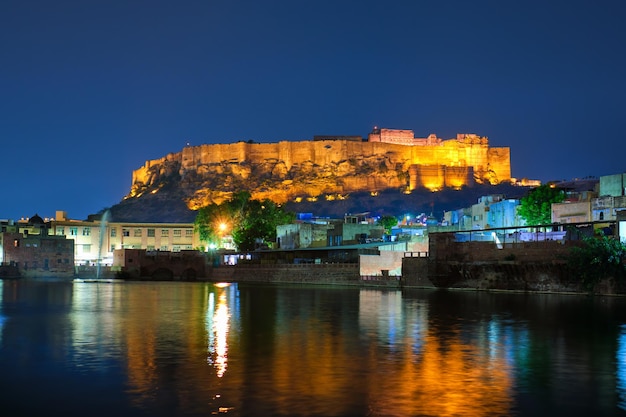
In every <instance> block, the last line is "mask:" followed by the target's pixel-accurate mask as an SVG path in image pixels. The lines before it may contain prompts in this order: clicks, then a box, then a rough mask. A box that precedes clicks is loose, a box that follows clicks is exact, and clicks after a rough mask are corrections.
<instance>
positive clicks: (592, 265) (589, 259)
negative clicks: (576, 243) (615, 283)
mask: <svg viewBox="0 0 626 417" xmlns="http://www.w3.org/2000/svg"><path fill="white" fill-rule="evenodd" d="M624 256H626V246H625V245H624V244H623V243H621V242H620V241H619V240H618V239H615V238H613V237H608V236H601V237H585V238H583V245H582V246H580V247H575V248H572V249H571V250H570V254H569V256H568V259H567V261H568V265H569V267H570V268H571V270H572V272H573V273H574V274H576V275H578V277H579V278H580V279H581V280H582V284H583V286H584V287H585V288H586V289H587V290H589V291H593V289H594V287H595V285H596V284H597V283H598V282H600V280H601V279H603V278H614V279H616V280H621V279H623V278H624V276H625V275H626V268H625V267H624V264H623V262H622V260H623V259H624Z"/></svg>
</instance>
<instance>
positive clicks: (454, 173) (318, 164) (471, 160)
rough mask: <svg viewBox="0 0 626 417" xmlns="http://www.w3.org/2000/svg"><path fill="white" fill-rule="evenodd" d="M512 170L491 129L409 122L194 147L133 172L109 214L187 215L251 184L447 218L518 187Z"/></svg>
mask: <svg viewBox="0 0 626 417" xmlns="http://www.w3.org/2000/svg"><path fill="white" fill-rule="evenodd" d="M510 179H511V175H510V151H509V149H508V148H491V147H489V141H488V139H487V138H486V137H481V136H477V135H474V134H458V135H457V137H456V138H453V139H448V140H443V139H440V138H438V137H437V136H436V135H434V134H431V135H429V136H428V137H427V138H416V137H415V135H414V133H413V131H411V130H397V129H378V128H375V129H374V130H373V131H372V132H371V133H370V134H369V136H368V138H360V137H352V136H316V137H314V140H305V141H299V142H291V141H283V142H278V143H254V142H252V141H248V142H236V143H231V144H215V145H200V146H187V147H185V148H183V149H182V151H181V152H177V153H171V154H168V155H166V156H164V157H162V158H159V159H156V160H151V161H146V163H145V164H144V166H142V167H140V168H138V169H136V170H135V171H133V173H132V185H131V190H130V192H129V194H128V195H127V196H126V197H125V199H124V200H123V201H122V202H121V203H119V204H117V205H115V206H114V207H112V208H111V214H112V216H113V218H114V219H116V220H118V221H144V222H189V221H193V219H194V218H195V211H196V210H198V209H199V208H201V207H204V206H206V205H210V204H213V203H215V204H221V203H222V202H224V201H226V200H228V199H229V198H230V197H231V196H232V194H233V193H235V192H238V191H241V190H245V191H248V192H250V194H251V196H252V198H253V199H258V200H263V199H270V200H272V201H274V202H276V203H278V204H282V205H284V206H285V208H286V209H287V210H290V211H294V212H307V213H314V214H315V215H318V216H325V217H342V216H343V215H344V214H346V213H357V212H365V211H368V212H372V213H373V214H389V215H396V216H401V215H403V214H406V213H416V214H419V213H422V212H424V213H428V214H430V213H433V214H435V215H436V216H437V217H440V216H441V214H442V213H443V211H444V210H452V209H456V208H461V207H466V206H468V205H471V204H473V203H475V202H476V201H477V199H478V198H479V197H480V196H482V195H486V194H494V193H496V194H505V195H506V196H507V197H508V196H510V195H512V194H516V195H517V194H519V192H520V189H519V188H517V187H513V186H511V185H510Z"/></svg>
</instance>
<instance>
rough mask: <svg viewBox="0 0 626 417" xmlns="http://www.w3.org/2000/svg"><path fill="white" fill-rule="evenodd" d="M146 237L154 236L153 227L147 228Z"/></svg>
mask: <svg viewBox="0 0 626 417" xmlns="http://www.w3.org/2000/svg"><path fill="white" fill-rule="evenodd" d="M148 237H154V229H148Z"/></svg>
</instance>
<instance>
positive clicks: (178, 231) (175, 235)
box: [174, 229, 181, 237]
mask: <svg viewBox="0 0 626 417" xmlns="http://www.w3.org/2000/svg"><path fill="white" fill-rule="evenodd" d="M180 236H181V233H180V229H174V237H180Z"/></svg>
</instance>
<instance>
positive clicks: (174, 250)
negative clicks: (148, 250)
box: [172, 245, 180, 252]
mask: <svg viewBox="0 0 626 417" xmlns="http://www.w3.org/2000/svg"><path fill="white" fill-rule="evenodd" d="M172 252H180V245H174V246H173V247H172Z"/></svg>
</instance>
